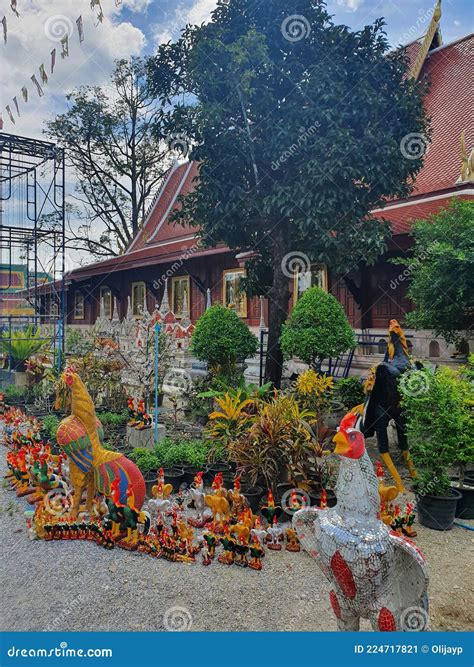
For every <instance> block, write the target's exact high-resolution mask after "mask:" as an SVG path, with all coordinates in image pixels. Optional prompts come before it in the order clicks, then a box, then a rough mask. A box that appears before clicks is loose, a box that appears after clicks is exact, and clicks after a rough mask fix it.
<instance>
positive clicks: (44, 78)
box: [39, 65, 48, 83]
mask: <svg viewBox="0 0 474 667" xmlns="http://www.w3.org/2000/svg"><path fill="white" fill-rule="evenodd" d="M39 74H40V77H41V81H42V82H43V83H48V75H47V74H46V70H45V68H44V65H40V66H39Z"/></svg>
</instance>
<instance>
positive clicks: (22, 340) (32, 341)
mask: <svg viewBox="0 0 474 667" xmlns="http://www.w3.org/2000/svg"><path fill="white" fill-rule="evenodd" d="M45 345H46V341H45V340H44V339H41V329H40V327H35V326H34V325H33V324H30V325H28V326H27V327H25V328H24V329H16V330H14V331H12V332H11V339H10V332H9V331H8V330H5V331H2V335H1V337H0V350H1V351H2V352H3V353H4V354H7V355H8V354H9V355H10V356H11V358H12V361H13V363H14V364H21V363H23V362H24V361H26V360H27V359H29V357H32V356H33V355H34V354H37V353H38V352H40V350H42V349H43V348H44V347H45Z"/></svg>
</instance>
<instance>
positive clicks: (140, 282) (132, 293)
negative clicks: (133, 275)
mask: <svg viewBox="0 0 474 667" xmlns="http://www.w3.org/2000/svg"><path fill="white" fill-rule="evenodd" d="M137 287H143V303H141V304H137V305H142V306H143V309H145V306H146V283H145V281H144V280H138V281H136V282H134V283H132V284H131V286H130V302H131V303H130V305H131V307H132V316H133V317H135V318H137V319H140V318H141V317H142V315H140V313H138V312H135V310H136V309H135V288H137Z"/></svg>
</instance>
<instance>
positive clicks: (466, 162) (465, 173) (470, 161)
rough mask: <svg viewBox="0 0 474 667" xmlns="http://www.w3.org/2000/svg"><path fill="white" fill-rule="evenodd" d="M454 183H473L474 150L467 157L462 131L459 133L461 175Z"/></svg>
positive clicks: (464, 134)
mask: <svg viewBox="0 0 474 667" xmlns="http://www.w3.org/2000/svg"><path fill="white" fill-rule="evenodd" d="M456 183H474V148H473V149H472V150H471V152H470V153H469V155H468V152H467V148H466V133H465V131H464V130H463V131H462V132H461V174H460V176H459V178H458V180H457V181H456Z"/></svg>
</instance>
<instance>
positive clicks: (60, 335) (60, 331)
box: [58, 319, 63, 376]
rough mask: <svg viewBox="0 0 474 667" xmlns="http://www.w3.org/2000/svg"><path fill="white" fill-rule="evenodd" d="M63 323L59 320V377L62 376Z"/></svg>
mask: <svg viewBox="0 0 474 667" xmlns="http://www.w3.org/2000/svg"><path fill="white" fill-rule="evenodd" d="M62 335H63V334H62V322H61V320H60V319H59V320H58V376H59V375H60V374H61V361H62V360H61V340H62Z"/></svg>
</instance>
